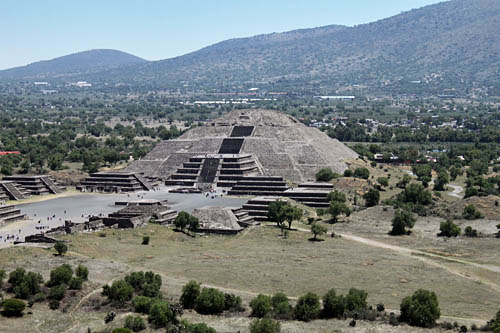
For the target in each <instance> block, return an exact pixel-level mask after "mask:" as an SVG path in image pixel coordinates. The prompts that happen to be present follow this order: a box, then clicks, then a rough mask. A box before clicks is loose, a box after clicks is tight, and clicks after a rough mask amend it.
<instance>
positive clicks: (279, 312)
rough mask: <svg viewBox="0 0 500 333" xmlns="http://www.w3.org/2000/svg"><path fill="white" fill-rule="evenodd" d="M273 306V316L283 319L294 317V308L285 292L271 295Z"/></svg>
mask: <svg viewBox="0 0 500 333" xmlns="http://www.w3.org/2000/svg"><path fill="white" fill-rule="evenodd" d="M271 304H272V306H273V317H274V318H276V319H281V320H291V319H293V308H292V306H291V305H290V303H289V300H288V297H287V296H286V295H285V294H284V293H276V294H275V295H273V297H271Z"/></svg>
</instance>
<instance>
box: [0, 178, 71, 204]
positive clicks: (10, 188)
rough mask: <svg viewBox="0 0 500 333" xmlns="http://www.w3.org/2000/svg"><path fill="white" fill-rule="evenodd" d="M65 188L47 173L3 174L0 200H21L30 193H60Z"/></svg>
mask: <svg viewBox="0 0 500 333" xmlns="http://www.w3.org/2000/svg"><path fill="white" fill-rule="evenodd" d="M65 190H66V188H65V187H64V186H62V185H60V184H58V183H57V182H56V181H55V180H54V179H53V178H52V177H51V176H48V175H37V176H30V175H15V176H5V177H3V179H2V181H0V201H6V200H23V199H26V198H28V197H30V196H32V195H45V194H60V193H62V192H63V191H65Z"/></svg>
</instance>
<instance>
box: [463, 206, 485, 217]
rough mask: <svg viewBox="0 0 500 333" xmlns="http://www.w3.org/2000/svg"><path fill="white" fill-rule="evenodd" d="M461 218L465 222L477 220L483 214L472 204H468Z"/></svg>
mask: <svg viewBox="0 0 500 333" xmlns="http://www.w3.org/2000/svg"><path fill="white" fill-rule="evenodd" d="M462 216H463V218H464V219H466V220H477V219H480V218H482V217H483V214H481V212H480V211H478V210H477V209H476V207H475V206H474V205H473V204H470V205H467V206H465V208H464V211H463V213H462Z"/></svg>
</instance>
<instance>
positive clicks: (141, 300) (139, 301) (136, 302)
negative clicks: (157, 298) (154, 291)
mask: <svg viewBox="0 0 500 333" xmlns="http://www.w3.org/2000/svg"><path fill="white" fill-rule="evenodd" d="M151 303H152V300H151V298H149V297H146V296H135V297H134V298H133V299H132V308H133V309H134V312H137V313H142V314H148V313H149V309H150V308H151Z"/></svg>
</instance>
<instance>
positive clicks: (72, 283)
mask: <svg viewBox="0 0 500 333" xmlns="http://www.w3.org/2000/svg"><path fill="white" fill-rule="evenodd" d="M82 285H83V279H82V278H79V277H77V276H74V277H72V278H71V280H69V283H68V288H69V289H71V290H80V289H82Z"/></svg>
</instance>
